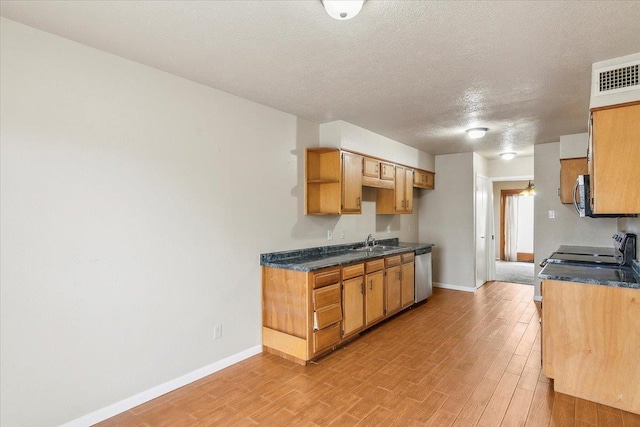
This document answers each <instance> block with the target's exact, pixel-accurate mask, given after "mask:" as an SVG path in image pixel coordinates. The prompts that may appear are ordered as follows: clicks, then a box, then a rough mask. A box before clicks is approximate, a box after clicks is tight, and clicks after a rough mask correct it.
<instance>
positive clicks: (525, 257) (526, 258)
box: [500, 189, 533, 262]
mask: <svg viewBox="0 0 640 427" xmlns="http://www.w3.org/2000/svg"><path fill="white" fill-rule="evenodd" d="M520 192H522V190H518V189H513V190H500V260H501V261H504V209H505V205H506V202H507V196H510V195H513V194H520ZM517 261H522V262H533V254H530V253H525V252H518V259H517Z"/></svg>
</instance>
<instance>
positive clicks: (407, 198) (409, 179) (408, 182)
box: [404, 169, 413, 213]
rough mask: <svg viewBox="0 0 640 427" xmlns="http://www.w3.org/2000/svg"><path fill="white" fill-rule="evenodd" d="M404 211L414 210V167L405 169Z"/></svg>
mask: <svg viewBox="0 0 640 427" xmlns="http://www.w3.org/2000/svg"><path fill="white" fill-rule="evenodd" d="M404 174H405V180H404V212H405V213H412V212H413V169H405V172H404Z"/></svg>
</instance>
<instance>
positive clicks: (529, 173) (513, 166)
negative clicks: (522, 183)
mask: <svg viewBox="0 0 640 427" xmlns="http://www.w3.org/2000/svg"><path fill="white" fill-rule="evenodd" d="M487 163H488V174H489V178H491V179H492V180H493V181H501V180H502V181H503V180H505V179H509V180H517V179H533V156H527V157H520V156H518V157H516V158H514V159H511V160H503V159H493V160H488V162H487Z"/></svg>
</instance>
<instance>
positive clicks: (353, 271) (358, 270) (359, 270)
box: [342, 264, 364, 280]
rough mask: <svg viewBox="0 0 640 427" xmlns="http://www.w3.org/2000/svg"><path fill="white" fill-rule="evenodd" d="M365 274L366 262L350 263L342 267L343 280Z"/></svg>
mask: <svg viewBox="0 0 640 427" xmlns="http://www.w3.org/2000/svg"><path fill="white" fill-rule="evenodd" d="M363 274H364V264H356V265H348V266H346V267H343V268H342V280H346V279H351V278H352V277H358V276H362V275H363Z"/></svg>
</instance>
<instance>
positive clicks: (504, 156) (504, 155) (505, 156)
mask: <svg viewBox="0 0 640 427" xmlns="http://www.w3.org/2000/svg"><path fill="white" fill-rule="evenodd" d="M515 156H516V153H513V152H509V153H501V154H500V157H502V159H503V160H511V159H513V158H514V157H515Z"/></svg>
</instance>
